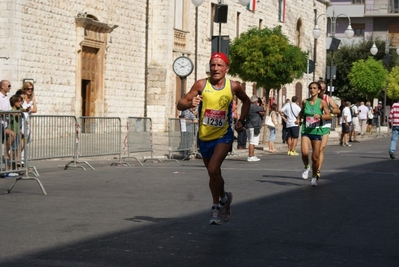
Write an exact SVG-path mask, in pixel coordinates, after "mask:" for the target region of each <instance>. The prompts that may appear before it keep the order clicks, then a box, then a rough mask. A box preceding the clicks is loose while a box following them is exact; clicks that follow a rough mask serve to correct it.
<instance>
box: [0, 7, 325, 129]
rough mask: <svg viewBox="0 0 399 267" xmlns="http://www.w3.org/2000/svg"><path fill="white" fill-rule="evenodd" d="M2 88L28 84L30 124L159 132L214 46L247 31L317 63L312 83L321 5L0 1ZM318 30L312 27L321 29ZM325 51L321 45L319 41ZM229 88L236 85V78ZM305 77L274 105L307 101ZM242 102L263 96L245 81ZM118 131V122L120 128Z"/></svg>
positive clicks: (321, 55) (202, 73) (202, 72)
mask: <svg viewBox="0 0 399 267" xmlns="http://www.w3.org/2000/svg"><path fill="white" fill-rule="evenodd" d="M0 4H1V8H2V11H1V15H2V18H1V24H0V25H1V26H0V73H1V77H0V79H7V80H10V81H11V83H12V85H13V89H12V91H11V94H12V93H14V92H15V91H16V90H17V89H18V88H20V87H21V86H22V83H23V81H33V82H34V84H35V94H36V97H37V102H38V114H52V115H75V116H82V115H83V116H108V117H120V118H122V120H125V119H126V118H127V117H128V116H134V117H150V118H152V121H153V130H154V131H165V130H166V129H167V121H168V118H170V117H176V115H177V110H176V101H177V100H178V99H179V98H180V96H181V94H183V93H185V92H186V91H187V90H189V88H190V86H191V84H193V82H194V81H195V80H196V79H199V78H203V77H206V76H207V66H208V61H209V57H210V55H211V52H212V49H211V48H212V43H213V40H215V36H223V39H224V40H227V41H228V40H232V39H234V38H236V37H238V36H239V35H240V33H242V32H244V31H246V30H247V29H249V28H251V27H275V26H281V27H282V30H283V32H284V34H285V35H287V36H288V38H289V39H290V41H291V43H292V44H295V45H297V46H299V47H300V48H301V49H302V50H303V51H306V52H309V58H317V62H319V63H318V65H317V67H316V70H315V72H316V74H315V76H316V77H319V76H322V73H323V72H324V68H325V66H324V65H325V63H324V62H325V50H322V49H320V50H319V51H317V53H314V52H313V51H314V40H313V37H312V29H313V27H314V20H315V14H321V13H325V12H326V5H327V4H329V1H326V0H297V1H286V0H251V1H250V5H248V6H242V5H241V4H240V3H239V0H225V1H222V0H204V1H203V3H202V4H201V5H200V6H199V7H197V8H196V7H195V6H194V5H193V4H192V1H189V0H167V1H155V0H145V1H135V0H118V1H116V0H83V1H82V0H68V1H66V0H58V1H53V0H49V1H43V0H18V1H15V0H0ZM217 4H225V5H227V6H228V12H227V14H226V15H227V21H226V23H221V24H219V23H217V22H215V21H214V17H215V8H216V6H217ZM326 23H327V22H326V21H325V22H321V23H319V25H320V27H322V28H325V27H326ZM318 42H319V45H321V46H323V45H325V38H319V40H318ZM183 54H184V55H185V56H188V57H189V58H190V59H191V60H192V61H193V62H194V65H195V69H194V72H193V73H192V74H191V75H190V76H188V77H187V79H186V80H185V82H184V83H182V82H181V80H180V78H179V77H178V76H176V74H175V73H174V72H173V69H172V63H173V61H174V60H175V59H176V58H177V57H179V56H181V55H183ZM234 79H237V80H239V78H238V77H234ZM311 80H312V76H311V75H306V74H304V76H303V77H302V78H301V79H298V80H295V81H293V83H291V84H287V85H283V86H282V88H276V89H275V90H274V91H272V98H273V99H274V101H275V102H277V103H280V104H281V103H282V102H283V101H284V100H285V98H290V97H291V96H292V95H298V96H300V97H306V95H307V89H306V88H307V83H309V82H310V81H311ZM243 82H245V85H246V91H247V94H248V95H252V94H257V95H260V96H261V95H262V94H263V90H262V88H258V87H257V86H256V84H254V83H253V81H243ZM123 123H124V121H123Z"/></svg>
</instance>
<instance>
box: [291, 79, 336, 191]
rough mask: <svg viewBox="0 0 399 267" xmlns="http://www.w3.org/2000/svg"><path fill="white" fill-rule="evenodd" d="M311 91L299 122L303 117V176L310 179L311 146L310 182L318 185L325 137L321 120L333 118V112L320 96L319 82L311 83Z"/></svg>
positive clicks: (304, 102)
mask: <svg viewBox="0 0 399 267" xmlns="http://www.w3.org/2000/svg"><path fill="white" fill-rule="evenodd" d="M309 91H310V97H309V98H307V99H305V100H303V101H302V109H301V112H300V113H299V116H298V119H297V123H299V122H300V121H301V119H303V124H302V138H301V152H302V162H303V164H304V165H305V169H304V170H303V172H302V178H303V179H308V177H309V170H310V166H309V150H310V149H309V148H310V147H312V180H311V182H310V184H311V185H312V186H317V181H318V180H319V178H320V171H319V170H318V168H319V165H320V164H319V159H320V157H319V154H320V146H321V140H322V137H323V131H322V129H321V126H322V124H321V121H322V120H331V114H330V110H329V109H328V106H327V103H326V102H324V101H323V100H321V99H320V98H319V94H320V91H321V85H320V84H319V83H318V82H312V83H310V84H309Z"/></svg>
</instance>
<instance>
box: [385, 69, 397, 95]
mask: <svg viewBox="0 0 399 267" xmlns="http://www.w3.org/2000/svg"><path fill="white" fill-rule="evenodd" d="M387 96H388V97H389V98H390V99H392V100H398V99H399V67H398V66H396V67H393V68H392V70H391V72H390V73H389V74H388V79H387Z"/></svg>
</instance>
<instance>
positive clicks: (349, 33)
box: [313, 9, 354, 96]
mask: <svg viewBox="0 0 399 267" xmlns="http://www.w3.org/2000/svg"><path fill="white" fill-rule="evenodd" d="M323 15H325V16H327V17H329V18H330V20H331V26H330V34H331V42H333V41H334V40H338V39H335V30H336V26H337V18H338V17H340V16H346V17H347V18H348V20H349V24H348V28H346V30H345V36H346V38H348V39H350V38H352V37H353V35H354V32H353V29H352V26H351V19H350V17H348V15H345V14H338V15H335V11H334V9H333V15H332V17H330V16H329V15H328V14H326V13H324V14H320V15H319V16H318V17H317V18H316V23H315V26H314V28H313V37H314V39H317V38H319V37H320V35H321V29H320V27H319V25H317V21H318V19H319V18H320V16H323ZM339 42H340V41H339V40H338V43H337V47H336V48H333V47H331V46H330V51H331V60H330V96H332V88H333V87H332V85H333V76H332V74H333V73H332V69H333V59H334V50H336V49H337V48H338V45H339Z"/></svg>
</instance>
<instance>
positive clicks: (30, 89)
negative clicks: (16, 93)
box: [25, 88, 33, 91]
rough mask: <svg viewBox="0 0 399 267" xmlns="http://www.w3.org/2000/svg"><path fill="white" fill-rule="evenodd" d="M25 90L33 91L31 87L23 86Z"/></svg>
mask: <svg viewBox="0 0 399 267" xmlns="http://www.w3.org/2000/svg"><path fill="white" fill-rule="evenodd" d="M25 90H26V91H33V88H25Z"/></svg>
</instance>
